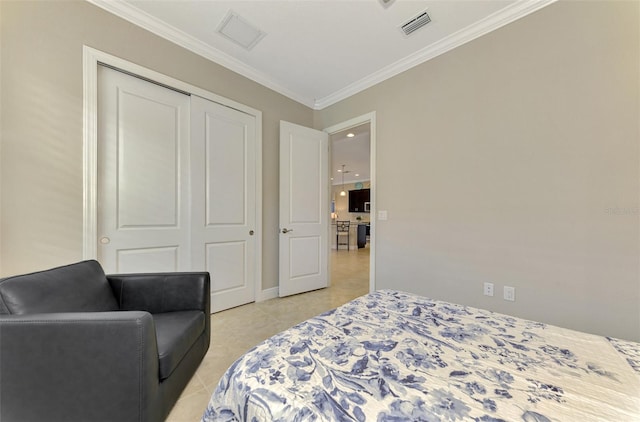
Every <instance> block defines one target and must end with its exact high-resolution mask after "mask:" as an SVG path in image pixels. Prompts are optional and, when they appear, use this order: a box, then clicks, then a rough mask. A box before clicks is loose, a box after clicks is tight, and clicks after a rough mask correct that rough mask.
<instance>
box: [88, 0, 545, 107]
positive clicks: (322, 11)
mask: <svg viewBox="0 0 640 422" xmlns="http://www.w3.org/2000/svg"><path fill="white" fill-rule="evenodd" d="M87 1H89V2H91V3H93V4H95V5H97V6H99V7H101V8H103V9H105V10H107V11H109V12H111V13H114V14H116V15H118V16H120V17H123V18H124V19H127V20H129V21H130V22H132V23H134V24H136V25H139V26H141V27H143V28H145V29H147V30H150V31H151V32H153V33H155V34H157V35H159V36H162V37H164V38H166V39H168V40H170V41H172V42H174V43H176V44H178V45H180V46H182V47H185V48H187V49H189V50H191V51H193V52H195V53H197V54H199V55H202V56H204V57H206V58H208V59H210V60H212V61H215V62H216V63H219V64H220V65H222V66H225V67H227V68H229V69H231V70H232V71H234V72H237V73H239V74H241V75H243V76H246V77H247V78H249V79H252V80H254V81H256V82H258V83H260V84H262V85H265V86H267V87H268V88H271V89H273V90H275V91H277V92H279V93H281V94H283V95H285V96H287V97H289V98H291V99H293V100H296V101H298V102H300V103H302V104H305V105H307V106H309V107H311V108H313V109H316V110H319V109H322V108H325V107H327V106H329V105H331V104H334V103H336V102H338V101H340V100H342V99H344V98H347V97H349V96H351V95H353V94H355V93H357V92H360V91H362V90H364V89H366V88H368V87H370V86H372V85H375V84H376V83H379V82H381V81H383V80H385V79H387V78H390V77H392V76H394V75H396V74H398V73H400V72H403V71H405V70H407V69H409V68H411V67H413V66H416V65H418V64H420V63H423V62H424V61H426V60H429V59H431V58H433V57H435V56H437V55H439V54H442V53H444V52H446V51H449V50H451V49H452V48H455V47H457V46H459V45H462V44H464V43H466V42H468V41H470V40H473V39H475V38H477V37H479V36H482V35H484V34H486V33H487V32H490V31H492V30H495V29H497V28H499V27H501V26H503V25H506V24H508V23H510V22H512V21H514V20H516V19H518V18H520V17H523V16H526V15H527V14H529V13H531V12H534V11H535V10H538V9H540V8H541V7H544V6H546V5H548V4H550V3H552V2H553V1H555V0H428V1H424V0H395V1H390V2H388V0H286V1H281V0H117V1H116V0H87ZM385 3H386V5H385ZM425 11H426V12H427V13H428V14H429V16H430V18H431V22H430V23H428V24H427V25H425V26H424V27H422V28H420V29H418V30H417V31H415V32H414V33H413V34H411V35H409V36H406V35H405V34H404V33H403V32H402V31H401V29H400V27H401V26H402V24H404V23H406V22H408V21H410V20H411V19H412V18H414V17H416V16H417V15H419V14H421V13H423V12H425ZM230 12H233V13H235V14H236V15H237V16H239V17H240V20H241V21H243V22H246V23H248V24H250V25H252V26H254V27H255V28H257V29H259V30H260V31H261V32H262V33H263V35H264V36H263V37H262V38H261V39H260V40H259V41H258V42H257V44H256V45H255V46H253V47H252V48H250V49H246V48H244V47H242V46H240V45H238V44H236V43H234V42H233V41H231V40H229V39H228V38H226V37H224V36H222V35H221V34H220V33H219V32H218V31H217V30H218V28H219V26H220V24H221V22H222V21H223V20H224V19H225V17H226V16H228V14H229V13H230Z"/></svg>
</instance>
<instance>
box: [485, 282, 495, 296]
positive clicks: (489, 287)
mask: <svg viewBox="0 0 640 422" xmlns="http://www.w3.org/2000/svg"><path fill="white" fill-rule="evenodd" d="M484 295H485V296H493V283H484Z"/></svg>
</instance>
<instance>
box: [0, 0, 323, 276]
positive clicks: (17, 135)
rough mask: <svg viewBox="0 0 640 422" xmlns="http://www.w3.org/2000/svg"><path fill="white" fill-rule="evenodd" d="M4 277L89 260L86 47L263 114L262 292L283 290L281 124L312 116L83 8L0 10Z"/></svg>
mask: <svg viewBox="0 0 640 422" xmlns="http://www.w3.org/2000/svg"><path fill="white" fill-rule="evenodd" d="M0 19H1V20H0V40H1V43H2V45H1V53H0V54H1V56H0V66H1V67H2V73H1V74H0V75H1V76H0V78H1V79H0V86H1V88H2V89H1V91H0V94H1V96H0V104H1V105H2V108H1V113H2V114H1V116H0V118H1V121H2V122H3V124H2V127H1V133H0V135H1V136H2V138H1V150H2V157H1V160H2V161H1V163H0V169H1V173H0V180H1V182H2V183H1V186H0V189H1V191H2V201H1V207H0V213H1V215H2V219H1V224H0V230H1V234H2V236H1V240H0V259H1V260H2V264H3V265H2V269H1V272H2V274H3V275H8V274H14V273H21V272H25V271H31V270H37V269H42V268H46V267H50V266H55V265H59V264H66V263H68V262H70V261H75V260H79V259H81V258H82V203H83V202H82V45H83V44H86V45H89V46H90V47H93V48H96V49H98V50H102V51H104V52H107V53H109V54H112V55H115V56H118V57H121V58H124V59H126V60H129V61H132V62H134V63H137V64H140V65H142V66H146V67H148V68H151V69H153V70H155V71H157V72H160V73H164V74H166V75H169V76H172V77H174V78H176V79H179V80H182V81H185V82H188V83H190V84H192V85H195V86H198V87H201V88H204V89H207V90H209V91H211V92H214V93H216V94H219V95H222V96H224V97H227V98H230V99H232V100H235V101H238V102H240V103H243V104H246V105H248V106H250V107H253V108H256V109H259V110H261V111H262V112H263V128H262V129H263V197H264V202H263V227H264V237H263V239H264V241H263V287H264V288H265V289H266V288H270V287H274V286H277V283H278V279H277V277H278V256H277V251H278V247H277V242H278V235H277V230H276V228H277V226H278V212H277V210H278V170H277V169H278V160H279V158H278V134H279V129H278V124H279V120H281V119H282V120H288V121H291V122H294V123H297V124H301V125H306V126H311V125H312V124H313V112H312V110H311V109H309V108H307V107H305V106H303V105H301V104H299V103H297V102H294V101H292V100H289V99H287V98H286V97H283V96H282V95H280V94H277V93H275V92H273V91H271V90H269V89H267V88H265V87H263V86H261V85H259V84H256V83H254V82H252V81H250V80H248V79H246V78H244V77H242V76H240V75H238V74H236V73H233V72H231V71H228V70H227V69H225V68H223V67H221V66H219V65H216V64H214V63H212V62H210V61H208V60H205V59H203V58H202V57H199V56H197V55H195V54H192V53H190V52H189V51H187V50H185V49H183V48H180V47H178V46H176V45H174V44H172V43H170V42H168V41H165V40H163V39H161V38H159V37H156V36H154V35H153V34H151V33H149V32H147V31H145V30H143V29H140V28H138V27H136V26H134V25H132V24H129V23H128V22H126V21H124V20H121V19H119V18H116V17H115V16H113V15H111V14H109V13H107V12H104V11H102V10H101V9H99V8H97V7H95V6H93V5H90V4H89V3H86V2H84V1H55V2H52V1H0Z"/></svg>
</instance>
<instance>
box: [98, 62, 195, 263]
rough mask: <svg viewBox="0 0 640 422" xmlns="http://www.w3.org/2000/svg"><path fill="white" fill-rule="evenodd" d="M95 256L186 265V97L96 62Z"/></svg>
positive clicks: (116, 260)
mask: <svg viewBox="0 0 640 422" xmlns="http://www.w3.org/2000/svg"><path fill="white" fill-rule="evenodd" d="M98 157H99V159H98V204H99V206H98V227H97V232H98V239H99V245H98V259H99V260H100V262H101V263H102V265H103V267H104V269H105V271H106V272H110V273H116V272H117V273H128V272H146V271H179V270H187V269H189V268H190V265H191V263H190V259H189V258H190V253H189V252H190V251H189V249H190V241H189V227H190V223H189V219H190V215H189V96H188V95H184V94H181V93H178V92H176V91H172V90H170V89H167V88H163V87H161V86H158V85H155V84H153V83H150V82H146V81H143V80H141V79H138V78H135V77H133V76H129V75H126V74H124V73H121V72H118V71H116V70H113V69H109V68H106V67H104V66H98Z"/></svg>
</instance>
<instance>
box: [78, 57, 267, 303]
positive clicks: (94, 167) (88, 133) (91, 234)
mask: <svg viewBox="0 0 640 422" xmlns="http://www.w3.org/2000/svg"><path fill="white" fill-rule="evenodd" d="M100 63H102V64H105V65H107V66H111V67H115V68H117V69H120V70H122V71H124V72H127V73H131V74H133V75H136V76H139V77H142V78H143V79H147V80H150V81H153V82H155V83H158V84H161V85H164V86H166V87H168V88H171V89H175V90H178V91H182V92H184V93H186V94H194V95H198V96H200V97H202V98H206V99H207V100H210V101H213V102H216V103H219V104H222V105H224V106H227V107H230V108H233V109H236V110H238V111H241V112H243V113H247V114H249V115H252V116H255V118H256V157H258V159H257V160H256V226H255V227H256V230H255V232H256V266H255V269H254V270H255V292H256V301H260V300H263V299H264V295H265V294H264V293H263V291H262V159H261V157H262V112H261V111H260V110H256V109H254V108H251V107H248V106H246V105H244V104H240V103H238V102H235V101H233V100H230V99H228V98H224V97H221V96H219V95H216V94H214V93H212V92H209V91H206V90H204V89H201V88H198V87H196V86H193V85H191V84H188V83H186V82H182V81H179V80H177V79H174V78H171V77H169V76H166V75H163V74H161V73H158V72H156V71H154V70H151V69H148V68H146V67H143V66H140V65H137V64H135V63H131V62H129V61H127V60H124V59H121V58H119V57H116V56H112V55H111V54H107V53H104V52H102V51H99V50H96V49H94V48H91V47H88V46H86V45H84V46H83V48H82V72H83V107H82V112H83V122H82V142H83V189H82V190H83V210H82V211H83V224H82V256H83V259H96V258H97V256H98V65H99V64H100Z"/></svg>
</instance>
